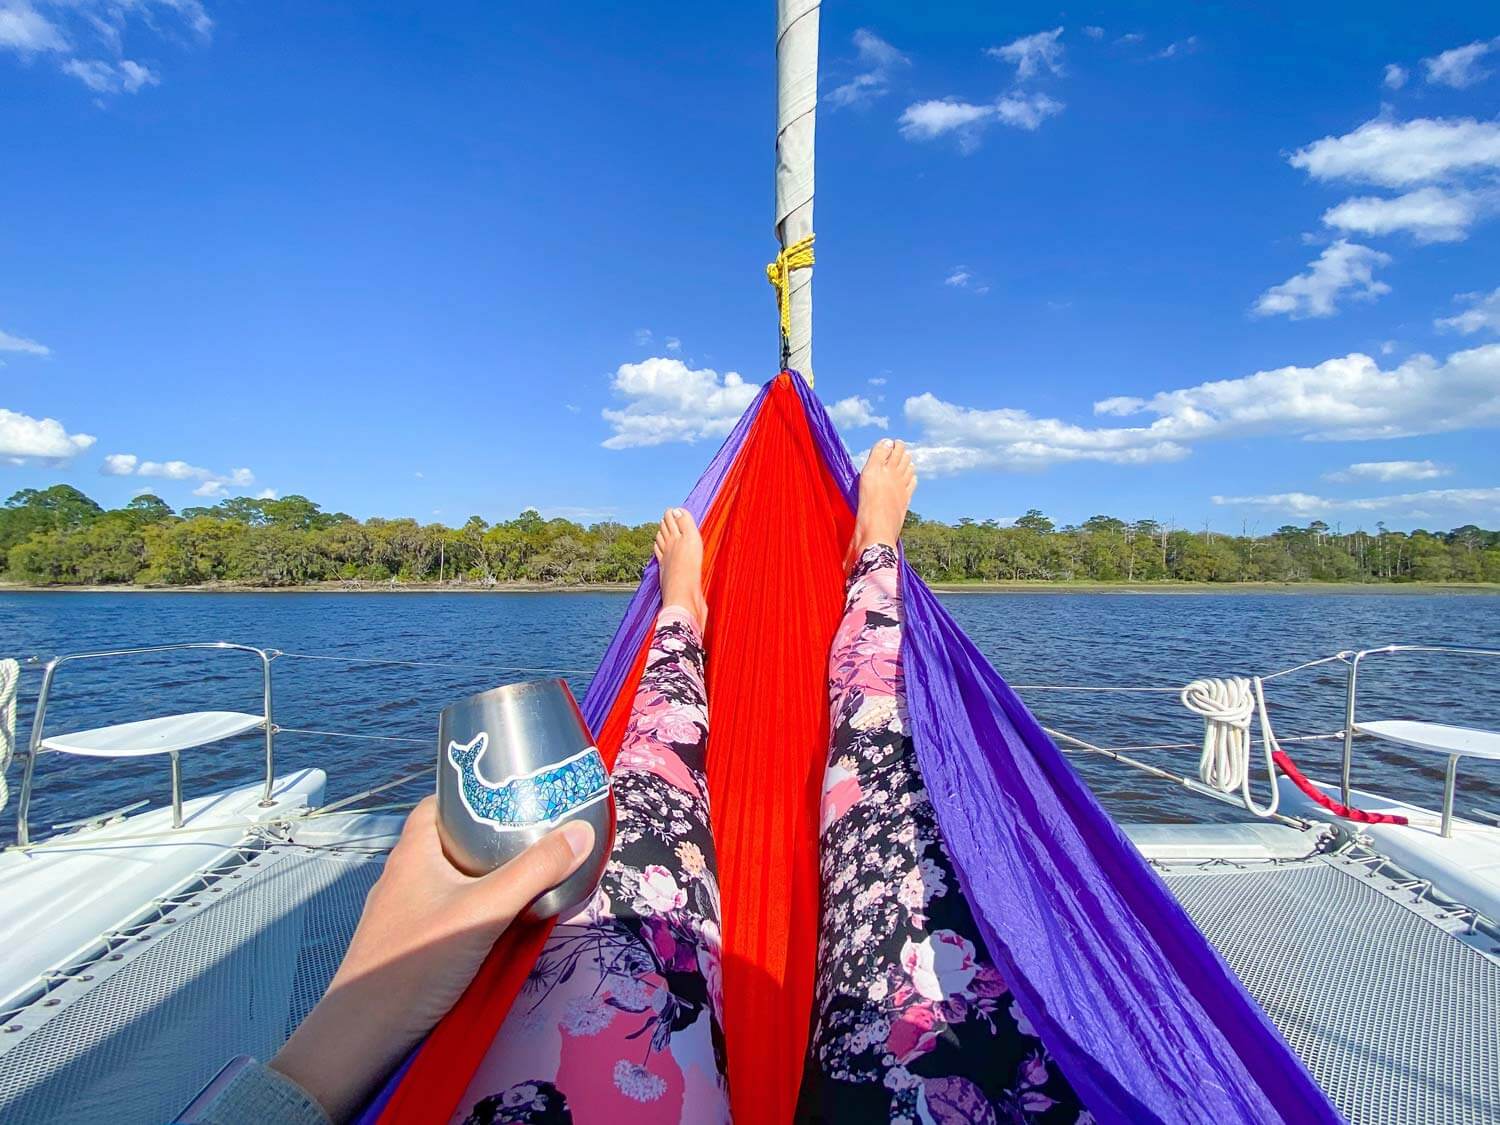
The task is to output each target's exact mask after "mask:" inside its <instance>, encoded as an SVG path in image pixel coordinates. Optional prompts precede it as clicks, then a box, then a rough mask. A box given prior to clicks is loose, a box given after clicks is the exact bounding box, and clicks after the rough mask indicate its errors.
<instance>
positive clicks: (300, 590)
mask: <svg viewBox="0 0 1500 1125" xmlns="http://www.w3.org/2000/svg"><path fill="white" fill-rule="evenodd" d="M930 585H931V587H932V589H933V590H934V591H935V592H936V593H939V594H1165V595H1181V594H1288V595H1298V594H1346V595H1353V594H1385V595H1390V594H1399V595H1410V596H1419V595H1424V594H1474V595H1485V594H1489V595H1500V584H1497V583H1492V582H1062V581H1050V580H1042V579H1038V580H1033V581H1027V580H1020V581H1010V582H977V581H976V582H933V583H930ZM635 588H636V586H635V583H631V582H595V583H551V582H507V583H499V584H496V585H494V586H479V585H474V584H456V583H454V584H441V585H440V584H438V583H436V582H421V583H401V584H397V585H389V584H386V583H372V584H361V585H349V584H345V583H342V582H314V583H308V584H305V585H300V586H247V585H244V584H241V583H233V582H219V583H208V584H202V585H196V586H135V585H126V584H121V585H105V586H61V585H59V586H37V585H29V584H26V583H10V582H0V594H12V593H13V594H349V595H354V596H359V595H369V594H628V593H631V592H632V591H634V590H635Z"/></svg>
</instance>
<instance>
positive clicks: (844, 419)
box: [828, 395, 891, 430]
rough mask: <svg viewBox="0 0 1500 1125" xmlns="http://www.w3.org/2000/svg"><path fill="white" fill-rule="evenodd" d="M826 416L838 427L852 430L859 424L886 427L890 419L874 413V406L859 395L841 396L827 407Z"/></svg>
mask: <svg viewBox="0 0 1500 1125" xmlns="http://www.w3.org/2000/svg"><path fill="white" fill-rule="evenodd" d="M828 416H829V417H830V418H832V419H833V423H834V425H836V426H838V427H839V428H840V429H845V430H852V429H856V428H858V427H860V426H875V427H877V428H879V429H882V430H884V429H887V428H888V427H889V426H890V424H891V420H890V419H889V418H886V417H884V416H882V415H880V414H876V413H875V406H874V404H873V403H871V402H870V400H869V399H867V398H864V397H863V396H861V395H850V396H849V397H848V398H841V399H839V401H838V402H836V403H834V404H833V405H832V406H830V407H829V408H828Z"/></svg>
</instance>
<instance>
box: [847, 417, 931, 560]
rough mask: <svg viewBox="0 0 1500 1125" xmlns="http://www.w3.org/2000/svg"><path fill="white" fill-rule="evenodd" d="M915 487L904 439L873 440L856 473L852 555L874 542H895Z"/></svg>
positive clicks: (912, 469) (888, 543) (912, 470)
mask: <svg viewBox="0 0 1500 1125" xmlns="http://www.w3.org/2000/svg"><path fill="white" fill-rule="evenodd" d="M916 490H917V471H916V469H914V468H913V467H912V463H911V454H910V453H908V452H907V451H906V443H905V442H902V441H892V440H891V439H890V438H882V439H881V440H880V441H878V442H876V443H875V448H874V449H872V450H870V457H869V459H868V460H867V461H865V467H864V468H863V469H862V470H860V474H859V514H858V515H857V516H856V517H855V519H854V543H853V550H852V552H851V553H852V554H853V556H854V557H855V558H858V557H859V555H860V553H861V552H863V551H864V549H865V548H866V547H868V546H870V545H871V544H874V543H884V544H885V545H886V546H888V547H894V546H895V545H896V540H897V539H900V538H901V528H902V527H903V525H905V523H906V508H907V505H909V504H910V503H911V496H912V493H913V492H915V491H916ZM851 562H852V560H851Z"/></svg>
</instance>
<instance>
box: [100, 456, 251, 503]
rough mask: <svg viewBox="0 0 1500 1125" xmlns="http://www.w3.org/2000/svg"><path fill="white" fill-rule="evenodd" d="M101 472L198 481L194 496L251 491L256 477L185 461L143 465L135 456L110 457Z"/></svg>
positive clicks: (238, 471)
mask: <svg viewBox="0 0 1500 1125" xmlns="http://www.w3.org/2000/svg"><path fill="white" fill-rule="evenodd" d="M99 471H100V472H102V473H105V474H106V475H108V476H115V477H129V476H137V477H155V478H157V479H159V480H173V481H197V482H198V486H197V487H196V488H194V489H193V495H194V496H223V495H225V494H226V493H227V492H228V490H229V489H230V488H249V487H250V486H251V485H252V484H254V483H255V474H254V473H252V472H251V471H250V470H249V469H230V470H229V471H228V472H227V473H216V472H214V471H213V470H212V469H205V468H203V467H201V466H199V465H192V464H189V463H188V462H186V461H143V460H141V459H140V458H139V457H137V456H136V455H135V454H134V453H111V454H109V455H108V456H107V457H105V458H104V463H103V464H102V465H101V466H100V467H99Z"/></svg>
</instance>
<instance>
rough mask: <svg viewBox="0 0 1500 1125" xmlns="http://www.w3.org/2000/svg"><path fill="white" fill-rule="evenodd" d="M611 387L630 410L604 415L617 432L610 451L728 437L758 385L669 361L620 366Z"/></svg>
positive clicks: (608, 441) (609, 444) (731, 374)
mask: <svg viewBox="0 0 1500 1125" xmlns="http://www.w3.org/2000/svg"><path fill="white" fill-rule="evenodd" d="M610 387H611V389H612V390H613V391H614V392H615V394H616V396H618V397H619V398H621V399H623V400H624V401H625V405H624V406H622V407H620V408H619V409H605V410H604V411H603V412H602V413H603V417H604V420H605V421H606V422H608V423H609V424H610V428H611V429H612V430H614V434H613V435H612V436H611V437H609V438H606V439H605V441H604V447H605V448H606V449H630V448H632V447H635V446H643V445H661V444H664V443H666V442H672V441H685V442H695V441H698V440H700V439H702V438H714V437H722V436H724V435H725V434H727V433H728V432H729V431H730V430H731V429H733V428H734V424H735V422H736V421H738V420H739V416H740V415H741V414H743V413H744V412H745V408H746V407H747V406H749V405H750V403H751V400H753V399H754V398H755V393H756V388H755V385H754V384H752V383H747V382H745V381H744V380H743V379H742V378H740V376H739V375H738V374H737V373H736V372H733V371H726V372H725V373H724V375H723V376H722V378H721V377H720V375H719V373H718V372H717V371H713V370H711V369H709V368H706V367H705V368H692V367H689V366H688V365H687V364H686V363H684V362H683V361H682V360H680V359H674V358H671V357H668V356H653V357H652V358H650V359H643V360H642V361H641V362H640V363H622V364H620V366H619V367H618V368H617V369H616V370H615V374H614V378H613V379H612V380H611V382H610Z"/></svg>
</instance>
